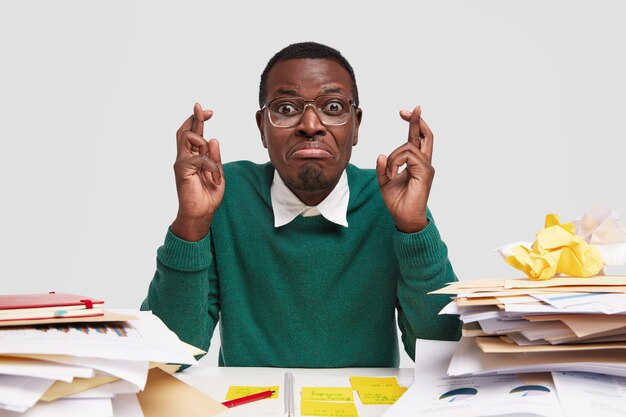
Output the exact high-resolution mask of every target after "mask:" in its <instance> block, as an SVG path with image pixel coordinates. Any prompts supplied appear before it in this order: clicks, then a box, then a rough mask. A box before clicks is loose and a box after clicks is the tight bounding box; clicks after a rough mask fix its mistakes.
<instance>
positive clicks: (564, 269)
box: [504, 214, 604, 280]
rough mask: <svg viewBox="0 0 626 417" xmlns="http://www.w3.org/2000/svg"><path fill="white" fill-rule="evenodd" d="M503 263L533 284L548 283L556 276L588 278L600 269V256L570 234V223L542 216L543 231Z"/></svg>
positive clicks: (556, 217)
mask: <svg viewBox="0 0 626 417" xmlns="http://www.w3.org/2000/svg"><path fill="white" fill-rule="evenodd" d="M504 260H505V261H506V263H508V264H509V265H511V266H512V267H513V268H516V269H519V270H520V271H523V272H524V273H525V274H526V275H527V276H528V277H529V278H530V279H534V280H546V279H550V278H552V277H553V276H555V275H556V274H565V275H570V276H574V277H591V276H594V275H596V274H598V273H599V272H600V271H602V268H603V266H604V262H603V261H602V256H601V255H600V252H598V250H597V249H596V248H595V247H592V246H590V245H589V244H588V243H587V242H585V241H584V240H583V239H582V238H581V237H580V236H578V235H576V234H575V233H574V225H573V224H572V223H561V222H560V219H559V215H558V214H548V215H547V216H546V222H545V227H544V228H543V229H542V230H540V231H539V232H537V240H535V241H534V242H533V244H532V245H531V247H530V249H529V248H528V247H526V246H524V245H519V246H516V247H513V248H511V249H510V255H509V256H506V257H505V259H504Z"/></svg>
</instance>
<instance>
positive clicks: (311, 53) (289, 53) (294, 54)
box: [259, 42, 359, 108]
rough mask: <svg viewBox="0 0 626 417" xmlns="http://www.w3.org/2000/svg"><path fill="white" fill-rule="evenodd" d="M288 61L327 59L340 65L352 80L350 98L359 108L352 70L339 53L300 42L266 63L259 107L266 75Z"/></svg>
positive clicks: (265, 83) (283, 50)
mask: <svg viewBox="0 0 626 417" xmlns="http://www.w3.org/2000/svg"><path fill="white" fill-rule="evenodd" d="M290 59H329V60H331V61H335V62H336V63H338V64H339V65H341V66H342V67H343V68H344V69H345V70H346V71H348V74H349V75H350V78H351V79H352V96H353V99H354V103H355V104H356V106H357V107H359V91H358V89H357V86H356V77H355V76H354V70H353V69H352V66H351V65H350V63H349V62H348V60H347V59H346V58H344V56H343V55H341V52H339V51H338V50H336V49H334V48H331V47H330V46H326V45H322V44H321V43H316V42H300V43H293V44H291V45H289V46H287V47H285V48H283V49H281V50H280V51H278V52H277V53H276V54H275V55H274V56H273V57H272V59H270V60H269V61H268V62H267V65H266V66H265V69H264V70H263V73H261V83H260V84H259V107H261V108H263V106H264V105H265V100H266V99H267V74H269V72H270V70H271V69H272V68H273V67H274V65H276V64H277V63H279V62H282V61H287V60H290Z"/></svg>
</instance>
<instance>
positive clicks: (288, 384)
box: [284, 372, 293, 417]
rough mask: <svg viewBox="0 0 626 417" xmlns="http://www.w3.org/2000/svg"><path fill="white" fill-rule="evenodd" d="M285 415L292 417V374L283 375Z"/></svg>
mask: <svg viewBox="0 0 626 417" xmlns="http://www.w3.org/2000/svg"><path fill="white" fill-rule="evenodd" d="M284 391H285V415H286V416H287V417H293V374H292V373H291V372H287V373H285V387H284Z"/></svg>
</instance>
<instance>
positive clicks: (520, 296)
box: [433, 276, 626, 376]
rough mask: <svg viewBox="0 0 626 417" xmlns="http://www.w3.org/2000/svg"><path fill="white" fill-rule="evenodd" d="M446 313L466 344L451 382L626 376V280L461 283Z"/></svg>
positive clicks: (457, 356)
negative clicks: (504, 376) (503, 376)
mask: <svg viewBox="0 0 626 417" xmlns="http://www.w3.org/2000/svg"><path fill="white" fill-rule="evenodd" d="M433 293H437V294H456V297H454V299H453V301H452V302H451V303H450V304H448V305H447V306H446V307H445V308H444V309H443V310H442V311H441V314H458V315H459V316H460V319H461V321H462V322H463V323H464V325H463V336H464V337H463V338H462V339H461V341H460V343H459V345H458V348H457V350H456V352H455V354H454V356H453V358H452V361H451V364H450V368H449V370H448V373H449V375H481V374H491V373H515V372H539V371H587V372H597V373H604V374H611V375H619V376H626V360H625V359H624V358H626V276H596V277H593V278H571V277H561V278H553V279H551V280H546V281H532V280H529V279H509V280H499V281H496V280H479V281H462V282H455V283H452V284H450V285H448V286H447V287H445V288H442V289H440V290H437V291H434V292H433Z"/></svg>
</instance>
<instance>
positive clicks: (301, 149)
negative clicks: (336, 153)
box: [287, 142, 333, 159]
mask: <svg viewBox="0 0 626 417" xmlns="http://www.w3.org/2000/svg"><path fill="white" fill-rule="evenodd" d="M287 156H288V157H289V158H303V159H304V158H331V157H332V156H333V153H332V151H331V150H330V148H329V147H328V146H326V145H324V143H322V142H301V143H298V144H297V145H296V146H294V147H293V148H291V150H290V151H289V153H288V154H287Z"/></svg>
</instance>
